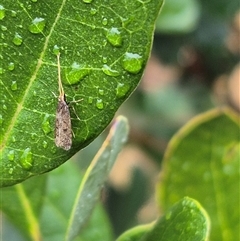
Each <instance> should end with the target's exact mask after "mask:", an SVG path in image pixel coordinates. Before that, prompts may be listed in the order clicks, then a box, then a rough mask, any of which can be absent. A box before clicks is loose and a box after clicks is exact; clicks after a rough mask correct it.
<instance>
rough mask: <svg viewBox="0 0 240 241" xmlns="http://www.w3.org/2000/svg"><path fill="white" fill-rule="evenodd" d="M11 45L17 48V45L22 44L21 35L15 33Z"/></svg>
mask: <svg viewBox="0 0 240 241" xmlns="http://www.w3.org/2000/svg"><path fill="white" fill-rule="evenodd" d="M12 41H13V43H14V44H15V45H17V46H19V45H21V44H22V41H23V40H22V36H21V35H19V34H18V33H15V36H14V38H13V40H12Z"/></svg>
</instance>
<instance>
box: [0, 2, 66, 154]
mask: <svg viewBox="0 0 240 241" xmlns="http://www.w3.org/2000/svg"><path fill="white" fill-rule="evenodd" d="M66 1H67V0H63V1H62V4H61V6H60V8H59V11H58V13H57V16H56V18H55V21H54V22H53V25H52V27H51V28H50V32H49V34H48V36H47V37H46V40H45V43H44V45H43V50H42V52H41V54H40V57H39V59H38V61H37V65H36V68H35V71H34V72H33V74H32V76H31V78H30V81H29V84H28V86H27V88H26V90H25V94H24V95H23V98H22V100H21V102H19V103H18V107H17V109H16V111H15V114H14V115H13V118H12V120H11V123H10V125H9V127H8V129H7V131H6V132H5V135H4V137H3V142H2V144H1V146H0V151H2V149H3V148H4V147H5V145H6V143H7V140H8V138H9V136H10V133H11V130H12V129H13V127H14V123H15V122H16V120H17V117H18V115H19V113H20V112H21V110H22V107H23V104H24V102H25V99H26V98H27V95H28V92H29V90H30V88H31V86H32V83H33V82H34V80H35V79H36V76H37V73H38V71H39V69H40V67H41V66H42V63H43V61H42V60H43V56H44V54H45V52H46V50H47V46H48V43H49V39H50V37H51V35H52V33H53V30H54V28H55V26H56V24H57V22H58V20H59V18H60V16H61V12H62V10H63V7H64V5H65V3H66Z"/></svg>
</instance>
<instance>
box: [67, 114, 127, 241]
mask: <svg viewBox="0 0 240 241" xmlns="http://www.w3.org/2000/svg"><path fill="white" fill-rule="evenodd" d="M127 136H128V123H127V120H126V119H125V118H124V117H122V116H119V117H118V118H117V119H116V120H115V122H114V124H113V127H112V128H111V130H110V133H109V135H108V137H107V138H106V140H105V142H104V143H103V145H102V147H101V148H100V150H99V151H98V153H97V154H96V156H95V158H94V159H93V161H92V163H91V165H90V166H89V168H88V170H87V172H86V174H85V176H84V178H83V181H82V183H81V186H80V188H79V192H78V195H77V198H76V201H75V205H74V208H73V210H72V214H71V217H70V221H69V223H68V230H67V234H66V239H65V240H72V239H73V238H74V237H75V236H77V234H78V233H79V232H80V230H81V229H82V228H83V226H84V224H85V223H86V220H87V219H88V217H89V216H90V214H91V212H92V209H93V208H94V206H95V204H96V202H97V200H98V199H99V196H100V191H101V188H102V186H103V184H104V182H105V181H106V179H107V177H108V174H109V172H110V170H111V168H112V166H113V164H114V163H115V161H116V158H117V155H118V153H119V152H120V151H121V150H122V147H123V145H124V144H125V142H126V140H127Z"/></svg>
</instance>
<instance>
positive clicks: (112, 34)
mask: <svg viewBox="0 0 240 241" xmlns="http://www.w3.org/2000/svg"><path fill="white" fill-rule="evenodd" d="M106 38H107V40H108V41H109V43H110V44H112V45H113V46H117V47H119V46H121V45H122V36H121V32H120V31H119V30H118V29H117V28H111V29H109V30H108V32H107V35H106Z"/></svg>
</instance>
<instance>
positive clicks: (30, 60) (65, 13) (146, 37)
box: [0, 0, 162, 186]
mask: <svg viewBox="0 0 240 241" xmlns="http://www.w3.org/2000/svg"><path fill="white" fill-rule="evenodd" d="M161 5H162V1H158V0H154V1H148V0H146V1H137V0H133V1H124V0H121V1H107V0H106V1H100V0H93V1H91V0H90V1H86V0H82V1H81V0H56V1H28V2H26V1H22V2H21V1H13V0H11V1H4V3H3V4H2V5H1V6H0V21H1V25H2V27H1V28H2V30H3V31H2V33H1V37H2V42H1V45H2V50H3V51H2V52H1V56H0V57H1V69H0V74H1V79H0V96H1V97H0V98H1V102H2V104H1V106H0V121H1V133H0V137H1V144H0V156H1V160H0V177H1V180H0V184H1V186H8V185H13V184H15V183H18V182H21V181H22V180H25V179H27V178H29V177H30V176H34V175H37V174H41V173H44V172H47V171H50V170H52V169H54V168H56V167H57V166H59V165H61V164H62V163H64V162H65V161H67V160H68V159H69V158H70V157H71V156H72V155H74V154H75V153H76V152H77V151H78V150H80V149H81V148H83V147H84V146H86V145H87V144H89V143H90V142H91V141H92V140H93V139H95V138H96V137H97V136H98V135H99V134H100V133H101V132H102V131H103V129H104V128H105V127H106V126H107V125H108V124H109V122H110V121H111V119H112V118H113V116H114V113H115V112H116V110H117V109H118V108H119V106H120V105H121V104H122V103H123V101H124V100H125V99H126V98H127V97H128V96H129V95H130V94H131V92H132V91H133V90H134V89H135V88H136V86H137V84H138V82H139V80H140V78H141V76H142V73H143V70H144V67H145V65H146V62H147V59H148V56H149V52H150V49H151V44H152V35H153V31H154V23H155V19H156V17H157V15H158V12H159V9H160V7H161ZM58 52H60V54H61V55H60V63H61V78H62V82H63V88H64V91H65V94H66V99H67V102H72V101H73V102H72V104H70V106H72V107H73V108H70V113H71V117H72V130H73V133H74V138H73V145H72V148H71V149H70V150H69V151H65V150H63V149H60V148H57V147H56V146H55V144H54V129H55V116H56V108H57V98H56V97H54V95H53V93H54V94H55V95H56V96H58V94H59V93H58V72H57V59H56V54H57V53H58ZM79 100H82V101H79ZM74 101H79V102H77V103H76V102H74ZM74 110H75V111H74ZM77 117H79V118H77Z"/></svg>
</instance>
